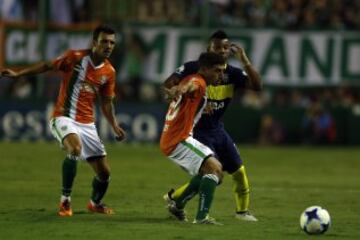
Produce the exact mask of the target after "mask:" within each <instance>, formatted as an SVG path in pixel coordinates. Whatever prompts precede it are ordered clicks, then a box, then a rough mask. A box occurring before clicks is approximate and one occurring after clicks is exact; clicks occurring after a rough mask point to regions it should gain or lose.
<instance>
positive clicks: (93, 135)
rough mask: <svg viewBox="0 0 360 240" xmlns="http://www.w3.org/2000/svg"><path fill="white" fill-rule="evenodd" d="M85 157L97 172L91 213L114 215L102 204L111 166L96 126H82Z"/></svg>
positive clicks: (90, 203) (90, 208) (93, 187)
mask: <svg viewBox="0 0 360 240" xmlns="http://www.w3.org/2000/svg"><path fill="white" fill-rule="evenodd" d="M81 133H82V138H81V140H82V142H83V155H84V158H85V159H86V160H87V162H88V163H89V165H90V166H91V167H92V169H93V170H94V172H95V177H94V178H93V180H92V194H91V198H90V201H89V203H88V206H87V208H88V210H89V211H91V212H97V213H104V214H112V213H113V212H114V211H113V210H112V209H111V208H109V207H107V206H106V205H105V204H103V203H102V199H103V197H104V196H105V193H106V192H107V189H108V186H109V182H110V166H109V163H108V161H107V158H106V151H105V146H104V144H103V143H102V141H101V140H100V137H99V135H98V133H97V130H96V126H95V124H91V125H89V124H86V125H82V126H81Z"/></svg>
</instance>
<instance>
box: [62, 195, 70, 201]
mask: <svg viewBox="0 0 360 240" xmlns="http://www.w3.org/2000/svg"><path fill="white" fill-rule="evenodd" d="M65 200H67V201H69V202H71V197H70V196H64V195H61V198H60V201H61V202H64V201H65Z"/></svg>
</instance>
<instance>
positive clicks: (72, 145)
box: [50, 117, 82, 216]
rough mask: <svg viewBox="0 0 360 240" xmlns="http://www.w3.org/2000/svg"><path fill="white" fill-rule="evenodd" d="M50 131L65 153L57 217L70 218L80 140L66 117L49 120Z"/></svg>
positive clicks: (73, 126) (80, 147)
mask: <svg viewBox="0 0 360 240" xmlns="http://www.w3.org/2000/svg"><path fill="white" fill-rule="evenodd" d="M50 130H51V132H52V134H53V136H54V137H55V138H56V139H57V140H58V141H59V142H60V144H61V145H62V147H63V148H64V149H65V150H66V152H67V156H66V158H65V159H64V161H63V164H62V195H61V199H60V209H59V215H60V216H72V214H73V213H72V209H71V205H70V203H71V198H70V195H71V191H72V187H73V183H74V179H75V176H76V169H77V160H78V159H79V158H80V155H81V150H82V145H81V140H80V138H79V135H78V131H77V129H76V126H75V125H74V123H73V121H72V120H71V119H69V118H67V117H58V118H54V119H51V121H50Z"/></svg>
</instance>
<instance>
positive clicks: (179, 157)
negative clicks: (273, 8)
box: [168, 137, 214, 176]
mask: <svg viewBox="0 0 360 240" xmlns="http://www.w3.org/2000/svg"><path fill="white" fill-rule="evenodd" d="M211 155H214V153H213V151H212V150H211V149H210V148H208V147H207V146H205V145H204V144H202V143H201V142H199V141H198V140H196V139H194V138H193V137H188V138H187V139H185V140H184V141H181V142H180V143H179V144H178V145H177V146H176V148H175V149H174V151H172V152H171V153H170V155H169V156H168V157H169V158H170V159H171V160H172V161H173V162H175V163H176V164H177V165H179V166H180V167H181V168H183V169H185V170H186V171H187V172H188V173H189V174H190V175H192V176H195V175H197V174H198V173H199V170H200V167H201V164H202V163H203V161H204V160H205V159H206V158H208V157H209V156H211Z"/></svg>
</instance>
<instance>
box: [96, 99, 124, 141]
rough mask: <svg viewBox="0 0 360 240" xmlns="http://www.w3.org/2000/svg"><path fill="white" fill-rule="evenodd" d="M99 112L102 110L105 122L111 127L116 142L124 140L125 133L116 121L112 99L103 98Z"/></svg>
mask: <svg viewBox="0 0 360 240" xmlns="http://www.w3.org/2000/svg"><path fill="white" fill-rule="evenodd" d="M101 110H102V112H103V114H104V116H105V118H106V120H107V121H108V122H109V124H110V125H111V127H112V129H113V131H114V133H115V135H116V140H118V141H122V140H124V139H125V137H126V133H125V131H124V129H122V128H121V127H120V125H119V123H118V122H117V120H116V117H115V109H114V104H113V99H112V98H108V97H105V98H103V99H102V101H101Z"/></svg>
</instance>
